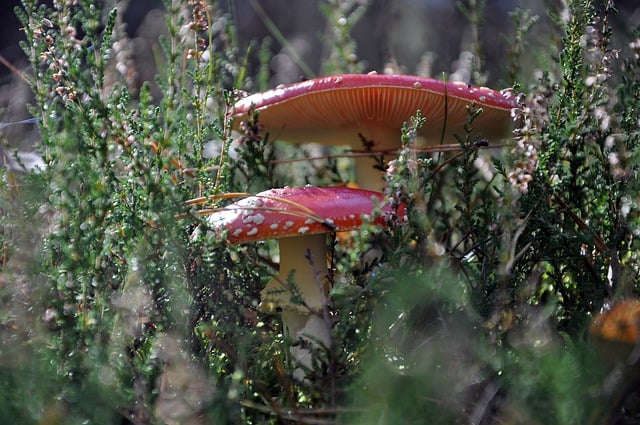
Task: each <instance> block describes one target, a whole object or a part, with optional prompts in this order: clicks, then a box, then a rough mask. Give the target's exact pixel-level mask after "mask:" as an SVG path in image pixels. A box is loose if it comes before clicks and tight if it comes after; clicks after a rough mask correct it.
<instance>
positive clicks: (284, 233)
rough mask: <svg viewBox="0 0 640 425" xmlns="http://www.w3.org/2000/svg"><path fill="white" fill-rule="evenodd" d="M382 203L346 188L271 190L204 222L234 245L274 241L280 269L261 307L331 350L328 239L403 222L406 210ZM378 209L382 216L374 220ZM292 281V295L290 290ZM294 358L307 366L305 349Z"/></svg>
mask: <svg viewBox="0 0 640 425" xmlns="http://www.w3.org/2000/svg"><path fill="white" fill-rule="evenodd" d="M382 201H383V198H382V194H380V193H378V192H373V191H369V190H363V189H354V188H348V187H311V186H305V187H297V188H283V189H271V190H267V191H264V192H261V193H258V194H256V195H254V196H250V197H247V198H244V199H242V200H240V201H238V202H235V203H233V204H231V205H228V206H226V207H224V208H222V209H220V210H218V211H216V212H214V213H213V214H211V215H210V216H209V218H208V220H209V223H210V225H211V227H212V228H213V229H214V230H215V231H216V232H222V231H224V233H225V237H226V240H227V241H228V242H229V243H232V244H240V243H245V242H251V241H259V240H266V239H278V241H279V253H280V270H279V274H278V275H277V276H276V277H274V278H273V279H272V280H271V281H270V282H269V283H268V284H267V285H266V286H265V288H264V289H263V290H262V292H261V299H262V300H261V301H262V302H261V307H262V308H263V309H264V307H266V306H276V307H278V308H279V309H281V317H282V323H283V327H284V329H285V332H286V333H287V334H288V335H290V336H291V337H293V338H296V339H297V338H299V337H302V338H304V339H306V340H307V341H310V342H311V343H312V344H313V343H316V342H320V343H322V344H325V345H329V343H330V329H329V324H328V320H325V319H326V316H323V314H324V313H325V312H326V310H325V309H324V307H325V306H326V304H327V285H328V282H327V276H328V268H327V240H326V234H327V233H331V232H338V231H347V230H353V229H356V228H358V227H360V226H361V225H362V224H363V223H366V222H367V221H368V220H372V222H373V224H384V223H385V217H384V215H385V214H394V213H395V214H397V215H398V217H400V218H402V219H403V218H404V217H405V215H406V210H405V209H404V207H400V208H398V210H397V211H392V209H391V208H390V207H388V206H382V205H381V204H382ZM377 205H380V207H381V212H382V214H381V215H377V216H375V217H374V211H375V210H376V206H377ZM291 277H292V279H293V282H295V291H292V289H293V288H291V287H290V286H289V285H288V282H289V281H290V279H291ZM296 295H297V297H296ZM292 298H293V299H292ZM296 298H297V299H296ZM292 354H293V355H294V357H295V358H296V359H297V360H298V361H299V362H300V363H301V364H302V365H305V366H310V364H311V353H310V351H309V350H308V349H305V348H304V347H294V348H293V349H292Z"/></svg>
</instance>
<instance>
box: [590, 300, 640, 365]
mask: <svg viewBox="0 0 640 425" xmlns="http://www.w3.org/2000/svg"><path fill="white" fill-rule="evenodd" d="M589 333H590V334H591V337H592V338H593V339H594V340H595V342H596V344H597V346H598V348H599V349H600V350H601V351H602V352H603V354H604V355H605V356H606V358H607V360H608V361H609V362H613V363H620V364H625V363H627V362H629V361H630V362H632V363H636V362H638V360H640V300H636V299H624V300H619V301H616V302H614V303H613V304H612V305H609V306H607V308H606V309H604V310H603V311H602V312H601V313H599V314H598V315H596V317H594V319H593V320H592V322H591V326H590V328H589Z"/></svg>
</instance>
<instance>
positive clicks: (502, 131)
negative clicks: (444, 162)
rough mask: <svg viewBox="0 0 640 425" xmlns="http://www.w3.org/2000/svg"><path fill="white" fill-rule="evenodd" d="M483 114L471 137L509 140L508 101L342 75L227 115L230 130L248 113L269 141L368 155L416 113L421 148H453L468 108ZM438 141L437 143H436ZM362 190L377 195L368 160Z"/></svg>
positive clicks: (413, 82)
mask: <svg viewBox="0 0 640 425" xmlns="http://www.w3.org/2000/svg"><path fill="white" fill-rule="evenodd" d="M471 103H475V104H476V105H477V106H478V107H481V108H482V114H480V116H479V117H478V118H476V119H475V121H474V122H473V131H474V133H477V134H480V135H482V136H483V137H486V138H488V139H490V140H495V139H498V138H503V137H505V136H507V135H508V134H509V123H510V121H511V109H512V108H515V107H516V106H517V105H516V102H515V99H514V98H512V97H509V96H506V95H503V94H501V93H500V92H498V91H495V90H492V89H489V88H486V87H473V86H469V85H467V84H465V83H460V82H454V81H447V82H445V81H442V80H436V79H432V78H425V77H418V76H410V75H378V74H346V75H337V76H331V77H324V78H317V79H313V80H308V81H303V82H300V83H295V84H291V85H288V86H284V87H281V88H276V89H273V90H269V91H266V92H263V93H257V94H254V95H251V96H248V97H245V98H243V99H240V100H239V101H238V102H237V103H236V104H235V106H234V108H233V110H232V111H231V114H232V116H233V117H234V126H236V128H237V127H238V125H239V123H240V122H241V121H243V120H246V119H248V115H249V113H250V111H251V110H252V108H255V110H256V111H257V112H259V114H260V118H259V121H260V122H261V123H262V124H263V125H264V127H265V128H266V130H267V131H269V132H270V133H271V134H272V135H273V136H274V137H275V138H277V139H280V140H283V141H288V142H292V143H322V144H329V145H337V146H340V145H348V146H350V147H351V149H352V150H354V151H357V150H363V149H364V145H363V139H364V140H367V141H372V142H373V143H374V145H373V151H393V150H397V149H399V148H400V145H401V128H402V124H403V123H404V122H407V121H408V120H409V118H410V117H411V116H413V115H415V113H416V111H417V110H420V111H421V113H422V115H423V116H424V117H426V124H425V125H424V126H423V127H422V128H421V129H420V130H419V136H420V137H421V138H422V139H423V140H422V143H423V144H425V145H437V144H439V143H441V142H444V143H450V142H455V141H456V140H455V138H454V134H458V135H460V136H463V135H464V131H465V130H464V126H465V124H466V123H467V118H468V116H467V106H469V105H470V104H471ZM443 137H444V139H443ZM356 164H357V165H356V173H357V174H358V176H357V178H358V183H359V184H360V186H361V187H365V188H371V189H375V190H377V189H379V186H380V179H381V177H380V173H379V172H374V171H373V170H372V164H373V162H372V161H371V159H368V160H367V159H366V158H360V159H357V160H356Z"/></svg>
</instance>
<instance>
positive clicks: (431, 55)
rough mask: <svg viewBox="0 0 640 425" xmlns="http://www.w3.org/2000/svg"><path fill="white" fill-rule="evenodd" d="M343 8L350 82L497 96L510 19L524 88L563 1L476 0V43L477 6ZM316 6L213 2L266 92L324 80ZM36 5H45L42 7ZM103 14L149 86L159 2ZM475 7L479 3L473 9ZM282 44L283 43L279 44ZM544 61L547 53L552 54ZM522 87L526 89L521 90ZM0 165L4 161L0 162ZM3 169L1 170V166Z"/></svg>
mask: <svg viewBox="0 0 640 425" xmlns="http://www.w3.org/2000/svg"><path fill="white" fill-rule="evenodd" d="M327 1H332V2H334V3H342V4H344V10H345V11H347V12H349V11H350V10H351V11H353V10H355V9H358V8H359V7H360V6H362V5H366V8H364V9H362V10H361V12H364V13H363V14H362V16H359V18H358V19H357V20H355V21H356V22H355V25H354V26H353V28H351V33H350V36H351V38H352V41H353V42H354V44H353V49H354V54H355V57H354V58H353V59H354V68H356V69H358V71H359V72H369V71H377V72H379V73H382V72H387V73H406V74H418V75H425V76H433V77H438V78H439V77H441V76H442V75H443V74H444V75H447V78H449V79H455V80H461V81H465V82H468V83H474V84H482V85H487V86H490V87H492V88H498V89H500V88H504V87H508V86H510V85H511V84H512V82H511V81H508V78H507V67H508V58H506V57H505V56H506V51H507V47H508V45H509V43H510V42H511V41H512V40H510V37H513V32H514V19H513V14H514V11H516V10H518V9H520V10H528V11H530V12H531V13H530V15H531V16H533V15H535V16H537V20H536V22H535V24H534V26H533V28H532V30H531V31H530V33H528V34H527V50H526V52H525V54H524V55H522V58H521V63H520V67H521V69H523V70H525V71H524V72H523V74H525V75H526V78H528V79H533V78H534V77H533V76H534V75H535V70H536V69H539V68H540V67H541V66H544V64H545V61H548V57H549V44H548V37H549V34H550V32H551V31H552V28H553V21H552V18H551V16H553V15H554V14H560V15H561V11H562V8H563V2H562V0H485V1H484V3H485V7H484V14H483V16H481V28H480V29H481V30H480V31H479V33H477V34H475V33H473V31H472V29H471V28H472V26H471V25H470V23H469V19H468V16H465V14H464V13H463V12H462V10H461V7H460V6H461V5H462V6H465V5H466V6H467V7H468V5H470V4H472V3H474V2H477V0H471V1H469V0H464V1H456V0H369V1H365V0H327ZM327 1H320V0H296V1H290V0H235V1H221V2H219V8H220V11H221V13H229V14H230V16H232V17H233V18H232V19H233V24H234V25H235V27H236V29H237V43H238V46H239V52H238V54H239V55H241V56H245V55H247V49H248V48H249V46H251V50H250V53H249V55H247V58H248V73H249V75H252V74H255V73H256V72H257V67H258V65H259V64H258V60H257V58H258V53H259V52H258V51H259V49H260V48H261V47H260V46H264V41H265V40H268V41H269V42H268V44H267V46H268V47H267V48H268V50H269V52H270V55H269V56H270V59H269V62H268V68H269V69H268V73H269V85H270V86H271V87H273V86H276V85H278V84H286V83H291V82H295V81H299V80H302V79H306V78H312V77H315V76H320V75H325V74H326V69H327V66H326V65H327V60H328V58H327V55H328V52H329V45H328V40H331V39H333V40H334V41H335V40H336V38H339V37H336V36H335V34H332V32H336V31H338V32H339V31H340V28H336V25H335V23H332V22H330V21H329V20H328V19H327V16H326V14H325V13H323V10H322V7H323V5H326V3H327ZM43 3H49V4H50V3H51V1H50V0H47V1H43ZM104 3H105V10H108V9H110V8H111V7H118V8H119V10H120V11H121V12H122V14H121V17H122V23H123V25H122V28H124V30H125V33H126V36H127V38H129V39H130V41H131V46H133V52H130V53H129V57H128V59H127V60H128V62H127V63H128V64H129V65H130V66H131V68H132V69H135V73H134V77H133V79H134V85H135V84H140V83H142V82H143V81H153V80H154V75H155V73H156V65H157V58H158V57H160V56H159V55H158V53H159V52H160V48H159V45H158V37H159V36H160V35H161V34H162V33H163V32H164V28H165V22H164V14H163V13H164V12H163V10H164V5H163V2H162V0H135V1H134V0H122V1H116V0H106V1H105V2H104ZM478 3H479V4H480V3H482V2H481V1H480V2H478ZM19 4H20V1H18V0H4V1H3V2H2V3H1V4H0V55H2V57H1V58H0V59H1V60H2V63H1V64H0V123H3V124H1V125H0V141H1V145H2V146H4V147H5V148H6V147H7V146H9V147H12V148H15V149H18V150H21V151H25V150H29V149H30V146H32V144H33V142H34V141H35V140H37V138H38V135H37V132H36V131H35V126H34V125H33V123H25V124H16V125H6V124H7V123H15V122H19V121H22V120H25V119H29V118H30V114H29V111H28V104H29V101H30V90H29V88H28V86H27V84H26V83H25V81H24V80H23V78H22V77H21V76H20V72H22V71H23V70H26V69H27V63H26V58H25V56H24V54H23V53H22V50H21V48H20V47H19V42H20V40H22V39H23V34H22V33H21V31H20V27H21V24H20V22H19V20H18V19H17V18H16V16H15V13H14V8H15V7H18V6H19ZM615 4H616V7H617V8H618V10H619V12H620V13H619V14H618V16H617V21H618V22H615V23H614V27H616V33H615V34H616V36H617V37H625V36H627V37H631V35H632V32H633V30H634V29H637V28H639V27H640V2H638V1H637V0H618V1H616V2H615ZM283 40H286V42H283ZM478 47H479V48H480V49H481V51H482V53H483V55H484V57H485V58H486V61H485V63H483V64H482V65H481V67H482V72H483V74H482V79H483V81H474V79H473V78H472V75H470V73H469V69H470V63H469V62H470V61H471V60H473V55H472V54H470V52H473V51H475V50H474V49H477V48H478ZM552 53H553V52H552ZM522 83H524V84H526V83H527V81H523V82H522ZM3 156H4V155H3ZM5 163H7V160H5Z"/></svg>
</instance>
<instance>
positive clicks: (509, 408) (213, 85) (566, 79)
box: [0, 0, 640, 424]
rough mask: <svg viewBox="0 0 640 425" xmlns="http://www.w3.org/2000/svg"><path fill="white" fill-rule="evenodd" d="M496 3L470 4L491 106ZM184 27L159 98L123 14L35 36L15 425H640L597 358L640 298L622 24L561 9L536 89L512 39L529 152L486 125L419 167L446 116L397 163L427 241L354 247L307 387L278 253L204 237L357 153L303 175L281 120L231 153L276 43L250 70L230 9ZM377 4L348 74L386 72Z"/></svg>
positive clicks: (11, 218)
mask: <svg viewBox="0 0 640 425" xmlns="http://www.w3.org/2000/svg"><path fill="white" fill-rule="evenodd" d="M486 3H487V2H484V1H469V2H460V3H459V7H460V10H462V11H463V12H464V14H465V16H467V18H468V20H469V22H470V24H471V25H472V27H473V30H474V31H475V32H474V34H473V40H474V42H475V52H474V55H475V56H477V57H476V58H475V59H474V60H475V62H474V66H473V79H474V80H475V81H476V82H481V81H483V80H484V78H486V75H485V74H483V73H484V69H483V65H482V64H483V57H482V56H483V49H482V46H481V44H480V41H479V40H480V37H479V34H480V31H483V30H486V28H483V26H482V24H483V16H484V15H483V14H484V13H485V11H486V10H485V9H486V7H487V4H486ZM255 5H257V6H259V4H258V2H255V3H254V6H255ZM164 6H165V9H166V15H165V17H166V20H165V25H166V28H165V30H166V31H165V30H163V31H162V32H163V34H164V35H162V37H161V38H160V40H159V45H158V48H159V49H158V51H159V52H161V54H159V55H158V61H159V63H158V74H157V78H156V80H155V81H154V82H143V83H140V84H138V83H137V79H136V78H135V76H136V75H137V74H136V69H137V68H136V66H137V64H136V62H135V57H134V56H133V55H132V53H131V51H130V50H129V49H130V48H131V45H130V40H128V39H127V38H126V33H125V31H124V28H123V23H122V22H121V16H120V12H119V11H118V9H113V10H102V9H100V8H99V7H98V6H97V5H96V4H95V2H90V1H85V0H74V1H54V2H53V4H52V6H51V7H48V6H45V5H41V4H39V2H37V1H35V0H25V1H24V2H23V6H22V7H21V8H19V9H18V10H17V13H18V15H19V17H20V18H21V20H22V22H23V24H24V30H25V34H26V37H27V42H26V43H25V44H24V45H23V48H24V50H25V52H26V53H27V55H28V58H29V60H30V63H31V65H32V73H31V74H28V75H27V78H29V81H30V84H31V87H32V90H33V92H34V96H35V100H34V103H33V105H31V111H32V114H33V116H34V117H36V118H37V120H38V122H39V130H40V134H41V138H42V139H41V142H40V145H39V146H38V149H39V150H40V152H41V153H42V155H43V159H44V163H45V164H46V167H44V168H43V169H42V170H33V171H32V172H28V173H25V174H18V173H15V172H13V171H11V170H2V175H1V177H2V184H1V185H0V208H1V209H2V212H3V216H2V223H1V224H2V233H1V234H0V242H1V244H0V247H1V248H2V252H0V258H1V262H0V266H2V272H1V274H0V278H1V282H2V285H1V290H0V297H2V301H3V302H2V305H3V307H2V308H1V309H0V323H1V324H2V327H1V328H0V343H1V345H0V356H1V358H2V365H3V367H2V368H0V375H1V376H2V380H1V381H2V382H1V383H0V392H2V397H1V400H0V411H1V413H0V415H1V416H0V417H1V418H2V420H3V421H4V422H12V423H17V422H19V423H27V424H28V423H72V424H73V423H96V424H106V423H135V424H142V423H145V424H146V423H158V424H160V423H167V424H178V423H185V424H186V423H193V424H196V423H198V424H199V423H203V424H204V423H238V424H239V423H243V424H244V423H251V424H254V423H255V424H258V423H260V424H262V423H363V424H364V423H461V422H463V423H474V424H490V423H503V422H510V423H552V424H555V423H557V424H570V423H601V422H603V421H604V422H606V423H621V422H616V421H622V420H627V419H629V417H630V416H632V415H633V414H634V413H633V412H637V409H638V406H637V402H634V399H633V396H634V394H635V395H637V391H636V390H635V389H634V388H635V387H634V382H633V381H630V380H631V379H635V378H633V376H627V375H624V374H616V373H615V370H614V371H613V373H609V372H610V371H609V370H608V369H607V368H606V367H605V364H604V362H602V360H600V359H599V358H598V356H597V354H596V352H595V350H594V348H593V343H592V341H591V340H590V339H589V337H588V336H587V335H586V329H587V327H588V324H589V322H590V319H591V318H592V315H593V314H594V313H595V312H597V311H598V310H599V309H600V308H601V306H602V305H603V304H604V303H606V302H608V301H611V300H613V299H616V298H620V297H629V296H634V295H636V292H637V289H638V288H637V283H636V281H637V274H638V266H637V262H638V255H637V251H638V246H637V241H636V239H637V238H636V236H637V233H638V229H637V227H638V201H637V199H638V187H637V182H636V172H635V170H634V165H635V164H636V163H637V160H638V158H636V156H637V155H638V153H637V152H636V151H637V146H636V145H637V143H636V142H637V138H638V134H639V132H638V117H637V110H638V102H639V101H638V99H640V93H639V87H640V86H639V83H638V78H637V76H638V72H639V70H640V60H639V57H640V53H639V52H640V47H639V46H640V43H639V42H638V41H634V42H632V43H631V44H630V45H629V46H614V45H613V40H614V38H613V37H612V35H613V29H612V24H611V16H612V14H614V13H615V9H614V7H613V4H612V2H606V1H603V2H592V1H590V0H572V1H567V2H565V3H563V4H562V8H561V9H558V10H553V11H552V12H551V13H552V14H553V17H554V18H555V24H556V31H557V33H554V34H551V35H549V38H550V40H551V41H558V43H559V44H557V45H552V46H550V47H549V49H550V51H549V52H546V54H547V55H549V56H550V57H551V58H552V59H547V60H548V62H547V61H545V62H544V63H543V64H541V66H542V67H543V71H542V72H540V73H538V74H535V76H532V75H528V74H527V73H528V72H529V69H523V67H520V66H519V65H518V64H519V58H520V57H521V56H522V55H523V54H524V53H523V51H524V48H523V46H525V45H526V44H527V38H528V37H530V36H531V35H532V34H533V33H534V32H535V31H534V30H535V25H536V23H537V18H536V17H535V16H532V15H530V14H528V13H527V12H524V11H520V12H515V13H514V14H513V19H514V23H515V24H516V28H515V29H514V35H513V36H512V41H511V43H508V44H509V46H510V51H509V52H508V54H506V55H505V57H508V58H510V60H509V62H508V64H506V65H505V72H506V73H507V75H505V77H504V79H505V80H507V81H509V82H511V83H513V84H514V85H516V84H517V83H519V82H523V83H522V84H520V86H519V87H516V88H515V89H513V90H512V91H511V95H512V96H516V97H517V98H518V100H519V102H520V107H519V108H516V109H515V110H514V112H513V115H514V119H515V131H514V137H513V140H508V142H512V143H510V144H509V145H508V147H506V148H505V147H504V146H497V145H496V142H495V141H493V140H485V139H483V138H481V137H477V136H474V135H473V131H472V130H473V127H474V120H475V119H477V117H478V116H480V115H481V114H482V109H481V108H478V107H477V106H476V105H471V106H470V107H469V108H468V113H467V127H466V130H465V131H464V132H462V133H461V134H457V135H456V137H457V141H458V145H459V146H458V150H457V151H455V152H426V151H424V150H423V149H420V148H419V147H418V146H416V134H417V130H418V128H419V127H420V126H422V125H425V124H428V119H429V118H428V117H424V116H423V115H422V114H421V112H420V111H416V114H415V115H414V116H413V117H407V118H408V119H407V123H406V125H405V126H404V128H403V131H402V136H401V137H402V148H401V149H400V150H399V151H398V153H397V155H396V156H395V157H394V158H391V159H390V160H388V161H385V160H384V159H382V158H381V160H380V164H379V165H380V166H381V168H383V169H384V170H385V193H384V195H385V199H386V201H388V202H390V203H391V204H393V205H399V204H403V205H405V206H406V208H407V212H408V217H407V221H406V222H404V221H399V220H396V219H394V218H389V223H388V224H389V226H388V227H387V228H385V229H384V230H382V229H379V228H376V227H374V226H371V225H366V226H363V228H362V229H361V230H360V231H358V232H354V233H353V234H351V235H350V236H349V237H348V238H344V237H342V236H338V235H331V237H330V238H329V245H330V257H331V258H330V264H331V268H330V274H329V280H330V283H331V284H332V289H331V291H330V295H329V296H330V302H329V305H328V309H329V310H328V311H329V313H330V314H329V315H328V316H327V317H328V318H329V320H330V322H331V325H332V337H331V343H330V344H328V346H314V347H311V348H310V349H311V351H312V355H313V360H312V363H311V364H312V367H311V368H310V369H309V370H307V371H306V377H305V378H304V379H301V378H300V377H299V376H298V375H296V374H295V373H294V371H295V370H296V369H299V368H300V365H299V364H297V363H296V361H295V359H293V358H292V357H291V355H290V354H289V353H290V348H291V347H292V346H295V345H296V344H300V342H299V341H295V340H292V339H291V338H290V337H288V336H287V335H285V333H284V331H283V329H282V325H281V323H280V320H279V317H278V312H277V311H275V312H265V311H263V309H261V308H259V302H260V300H259V298H260V297H259V294H260V290H261V289H262V287H263V286H264V285H265V284H266V282H267V281H268V280H269V279H270V277H271V276H272V275H274V274H275V272H276V270H277V251H276V246H275V244H274V243H272V242H261V243H254V244H247V245H245V246H229V245H228V244H226V243H225V241H224V239H223V238H221V237H220V236H219V235H217V234H215V233H214V232H212V231H211V229H209V227H208V223H207V219H206V215H207V213H208V212H211V211H215V210H216V209H217V208H220V207H222V206H224V205H226V204H227V203H229V202H231V201H233V200H235V199H236V198H237V197H240V196H243V194H244V193H255V192H259V191H261V190H264V189H268V188H272V187H281V186H285V185H288V184H306V183H312V184H323V185H324V184H335V183H336V182H342V181H346V180H348V174H349V173H350V172H351V170H350V169H349V167H350V165H349V158H348V155H345V156H344V157H342V155H341V154H340V151H339V150H336V151H335V152H334V151H332V152H330V154H326V153H322V152H321V153H320V155H319V156H320V157H321V160H319V159H315V160H313V161H306V162H303V161H301V160H303V159H305V157H306V156H318V153H317V151H314V150H313V149H314V148H313V147H304V148H299V149H298V148H293V147H291V146H286V145H284V144H280V143H274V140H273V138H274V137H275V136H274V135H272V134H269V133H268V132H267V131H265V129H264V128H263V126H262V124H261V122H260V114H259V113H257V112H256V113H254V114H253V115H252V116H251V119H249V120H248V121H246V122H243V123H235V124H236V128H238V130H239V134H238V133H232V131H231V127H232V125H233V124H234V123H233V122H232V121H231V120H230V118H229V116H228V114H227V112H228V111H229V109H230V107H231V106H232V104H233V103H234V101H235V100H236V99H237V98H238V97H239V96H241V95H242V90H256V89H258V88H265V86H266V85H267V81H268V67H267V66H266V64H267V63H268V62H269V59H270V58H269V55H268V48H269V42H268V41H261V42H259V43H258V42H255V43H251V44H250V45H249V48H248V50H247V51H246V52H242V51H240V50H239V48H238V42H237V34H236V30H235V28H234V26H233V25H232V22H233V21H232V17H231V16H229V15H227V14H225V13H223V12H222V10H221V9H220V8H218V7H216V5H215V4H210V3H209V2H207V1H202V0H186V1H178V0H166V1H165V2H164ZM367 6H368V4H367V2H361V1H344V2H343V1H333V0H332V1H327V2H325V3H323V4H322V12H323V16H325V18H326V19H327V22H328V26H329V28H331V31H329V32H328V33H327V35H326V40H325V41H326V44H327V46H328V50H329V52H328V54H327V58H326V59H327V60H326V62H325V65H326V66H325V70H324V72H361V71H362V70H363V69H362V66H363V65H362V62H361V61H359V59H358V57H357V44H356V41H355V40H354V39H353V38H352V35H351V30H352V29H353V26H354V25H355V23H356V22H357V21H358V20H359V19H361V18H362V16H363V14H364V12H365V10H366V8H367ZM271 24H273V22H271ZM276 30H277V28H272V29H271V32H272V34H274V35H277V34H279V33H278V32H277V31H276ZM280 35H281V34H280ZM277 41H279V42H281V43H282V42H283V41H286V40H280V39H278V40H277ZM256 46H260V47H259V48H256ZM555 52H559V53H558V55H557V57H553V55H554V53H555ZM254 56H255V57H254ZM250 59H255V60H257V61H258V66H257V67H256V71H255V75H254V74H253V73H252V72H253V71H252V69H253V68H252V67H249V66H248V65H247V64H248V62H249V61H250ZM544 66H547V68H544ZM534 77H535V78H534ZM533 80H535V83H534V84H531V85H529V84H524V82H527V83H528V82H530V81H533ZM238 124H239V125H238ZM314 152H316V153H315V154H314ZM288 283H290V285H291V286H292V287H294V288H295V281H294V279H292V281H291V282H288ZM585 371H588V373H585ZM618 384H619V385H618ZM635 384H637V382H635ZM616 388H622V389H623V390H617V389H616ZM634 391H636V392H635V393H634ZM622 406H624V409H622ZM634 409H635V410H634ZM624 415H626V416H624Z"/></svg>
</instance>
